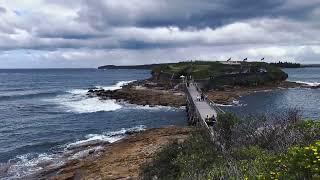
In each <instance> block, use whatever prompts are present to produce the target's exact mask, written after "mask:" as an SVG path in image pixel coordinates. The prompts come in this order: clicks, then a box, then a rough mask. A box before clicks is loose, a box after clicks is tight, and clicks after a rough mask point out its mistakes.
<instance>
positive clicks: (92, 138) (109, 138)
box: [66, 125, 146, 149]
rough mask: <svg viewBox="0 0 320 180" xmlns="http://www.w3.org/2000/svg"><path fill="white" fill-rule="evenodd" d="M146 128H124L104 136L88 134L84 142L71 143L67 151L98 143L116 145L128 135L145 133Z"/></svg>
mask: <svg viewBox="0 0 320 180" xmlns="http://www.w3.org/2000/svg"><path fill="white" fill-rule="evenodd" d="M145 129H146V126H144V125H140V126H135V127H132V128H122V129H120V130H117V131H110V132H104V133H102V134H88V135H86V136H85V139H84V140H79V141H76V142H74V143H70V144H68V145H67V146H66V149H74V148H77V147H83V146H89V145H94V144H98V143H104V142H108V143H114V142H116V141H119V140H120V139H122V138H124V137H125V136H126V134H128V133H136V132H140V131H144V130H145Z"/></svg>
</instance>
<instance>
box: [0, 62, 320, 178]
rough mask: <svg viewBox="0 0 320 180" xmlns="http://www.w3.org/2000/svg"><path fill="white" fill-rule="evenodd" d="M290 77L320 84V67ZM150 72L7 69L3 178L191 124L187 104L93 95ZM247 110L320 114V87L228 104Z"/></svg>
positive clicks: (2, 96)
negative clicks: (90, 147)
mask: <svg viewBox="0 0 320 180" xmlns="http://www.w3.org/2000/svg"><path fill="white" fill-rule="evenodd" d="M285 71H286V72H287V73H288V74H289V80H290V81H297V82H305V83H308V84H309V85H316V84H317V83H319V81H320V68H303V69H285ZM148 77H150V71H147V70H97V69H29V70H0V115H1V116H0V179H13V178H19V177H24V176H28V175H30V174H33V173H35V172H38V171H41V170H42V169H43V168H44V167H46V166H48V165H50V166H59V165H61V164H62V163H63V162H64V160H66V159H70V158H71V159H72V158H78V157H81V152H79V153H76V154H74V155H73V156H72V157H66V154H68V153H67V152H68V151H69V150H70V149H72V148H73V147H78V146H81V145H85V144H90V143H97V142H98V143H99V142H109V143H112V142H114V141H116V140H119V139H121V138H123V137H125V136H126V134H127V133H130V132H138V131H142V130H145V129H148V128H155V127H163V126H168V125H178V126H185V125H186V124H187V122H186V114H185V110H184V109H183V108H181V109H180V108H170V107H161V106H159V107H148V106H145V107H144V106H136V105H130V104H125V103H118V102H116V101H114V100H105V101H101V100H99V99H98V98H95V97H87V96H86V92H87V91H88V89H90V88H104V89H109V90H116V89H119V88H121V86H122V85H124V84H126V83H128V82H131V81H134V80H140V79H146V78H148ZM222 108H224V109H225V110H227V111H232V112H235V113H237V114H239V115H248V114H256V113H258V114H259V113H261V114H262V113H268V112H277V111H279V112H281V111H285V110H287V109H288V108H301V109H302V110H303V113H304V114H303V116H304V117H305V118H310V119H320V118H319V117H320V109H319V108H320V89H309V88H291V89H281V90H275V91H270V92H257V93H253V94H251V95H248V96H244V97H241V98H239V101H238V102H235V104H234V105H233V106H226V107H222Z"/></svg>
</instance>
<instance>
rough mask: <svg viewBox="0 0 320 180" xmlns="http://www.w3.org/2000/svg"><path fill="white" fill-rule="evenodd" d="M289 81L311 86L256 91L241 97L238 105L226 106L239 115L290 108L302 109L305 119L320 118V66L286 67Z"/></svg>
mask: <svg viewBox="0 0 320 180" xmlns="http://www.w3.org/2000/svg"><path fill="white" fill-rule="evenodd" d="M284 71H285V72H286V73H287V74H288V75H289V78H288V81H293V82H299V83H305V84H306V85H308V86H310V88H290V89H279V90H275V91H267V92H256V93H253V94H250V95H248V96H243V97H241V98H239V102H237V104H238V105H235V106H231V107H224V108H225V109H226V110H229V111H233V112H235V113H236V114H239V115H249V114H271V113H277V112H279V113H281V112H284V111H287V110H288V109H290V108H297V109H300V110H301V112H302V116H303V118H305V119H314V120H320V89H319V88H318V89H313V88H311V87H312V86H316V85H319V84H320V68H297V69H284Z"/></svg>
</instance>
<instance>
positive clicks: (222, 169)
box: [141, 109, 320, 179]
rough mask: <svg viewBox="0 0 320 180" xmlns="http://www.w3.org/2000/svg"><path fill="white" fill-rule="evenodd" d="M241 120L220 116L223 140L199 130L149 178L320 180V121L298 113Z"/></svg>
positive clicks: (166, 153)
mask: <svg viewBox="0 0 320 180" xmlns="http://www.w3.org/2000/svg"><path fill="white" fill-rule="evenodd" d="M268 117H270V118H267V116H255V117H247V118H242V119H239V118H237V117H235V116H234V114H225V115H219V117H218V122H217V125H216V127H215V129H214V130H215V131H216V132H218V133H217V134H218V137H217V140H218V141H220V143H222V144H228V145H227V146H228V148H226V149H225V151H221V149H219V148H217V147H216V146H215V145H213V143H211V142H210V140H209V138H208V136H207V134H206V132H204V131H201V130H197V131H195V132H194V133H192V134H191V135H190V137H189V138H188V139H187V140H185V141H184V142H182V143H181V142H180V143H178V142H174V143H172V144H171V145H169V146H167V147H165V148H164V149H163V151H161V152H160V153H159V154H158V156H157V157H156V158H155V159H154V161H153V162H152V163H150V164H147V165H146V167H145V169H144V171H143V172H142V174H141V175H142V176H143V177H144V179H312V178H313V179H317V178H320V171H319V168H320V155H319V153H320V122H319V121H311V120H306V121H303V120H301V116H300V113H299V111H298V110H296V109H293V110H289V111H287V112H284V113H283V114H278V115H277V116H275V115H273V116H268Z"/></svg>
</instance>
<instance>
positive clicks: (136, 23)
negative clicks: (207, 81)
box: [0, 0, 320, 68]
mask: <svg viewBox="0 0 320 180" xmlns="http://www.w3.org/2000/svg"><path fill="white" fill-rule="evenodd" d="M229 57H232V59H234V60H237V59H243V58H245V57H248V59H249V60H252V61H253V60H259V59H261V58H262V57H265V59H266V60H267V61H279V60H283V61H285V60H287V61H296V62H301V63H320V0H261V1H260V0H198V1H196V0H70V1H67V0H0V68H58V67H97V66H99V65H105V64H117V65H126V64H145V63H160V62H176V61H181V60H190V59H202V60H226V59H228V58H229Z"/></svg>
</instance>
